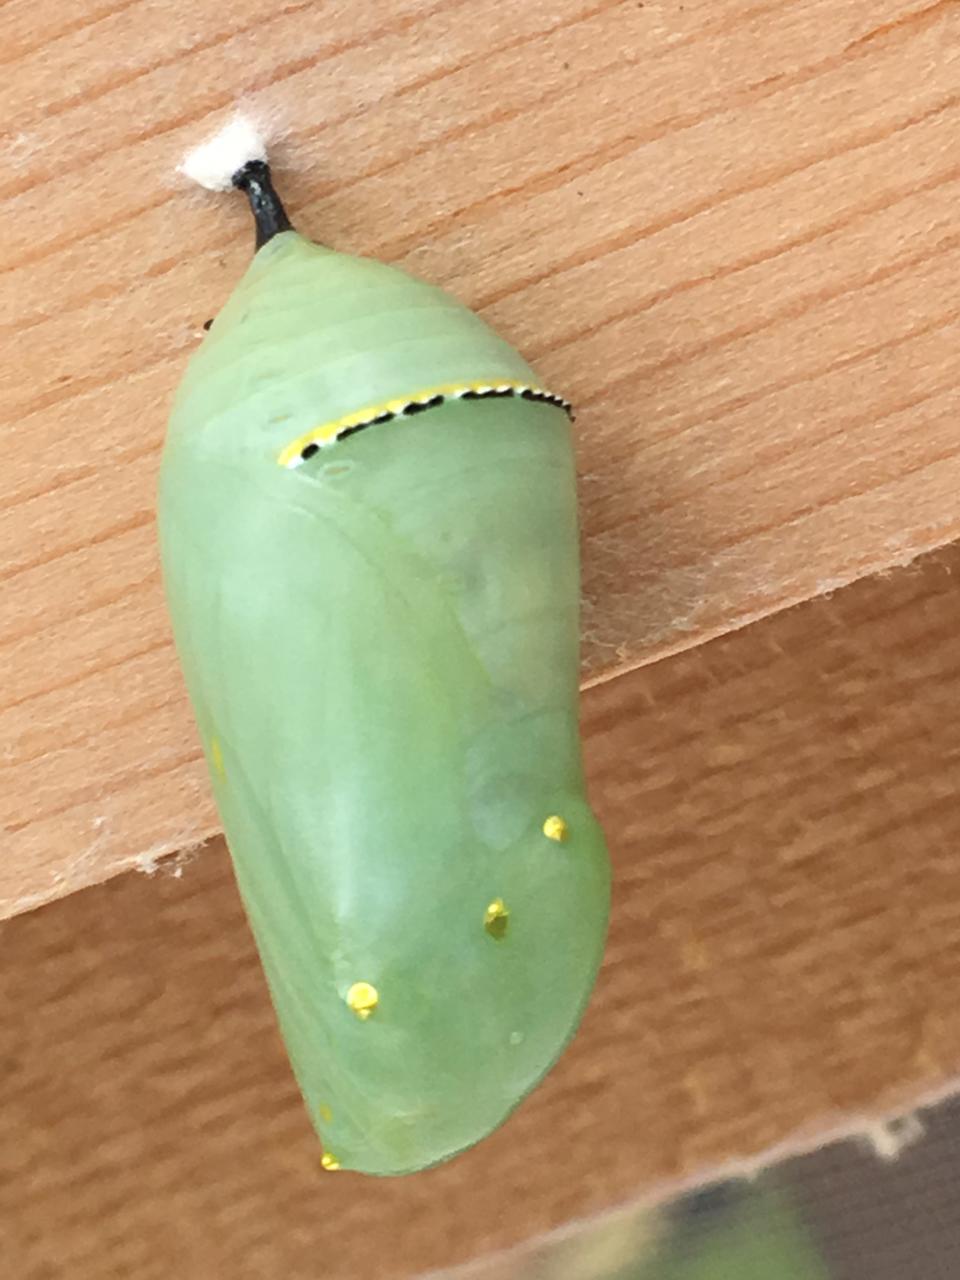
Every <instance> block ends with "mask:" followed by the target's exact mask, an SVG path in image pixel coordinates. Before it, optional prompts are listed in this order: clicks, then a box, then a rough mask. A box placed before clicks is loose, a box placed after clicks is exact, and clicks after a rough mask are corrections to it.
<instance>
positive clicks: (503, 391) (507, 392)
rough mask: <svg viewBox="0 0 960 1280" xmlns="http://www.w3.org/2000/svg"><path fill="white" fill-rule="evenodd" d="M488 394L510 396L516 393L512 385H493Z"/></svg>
mask: <svg viewBox="0 0 960 1280" xmlns="http://www.w3.org/2000/svg"><path fill="white" fill-rule="evenodd" d="M490 394H491V395H494V396H512V395H515V394H516V393H515V392H514V389H513V387H494V389H493V390H492V391H491V393H490Z"/></svg>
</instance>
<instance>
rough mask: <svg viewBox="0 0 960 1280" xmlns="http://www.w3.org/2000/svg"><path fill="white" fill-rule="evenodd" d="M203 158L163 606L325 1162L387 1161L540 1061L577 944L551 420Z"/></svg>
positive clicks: (523, 1089)
mask: <svg viewBox="0 0 960 1280" xmlns="http://www.w3.org/2000/svg"><path fill="white" fill-rule="evenodd" d="M233 181H234V185H236V186H239V187H241V188H243V189H244V190H245V191H246V192H247V194H248V195H249V197H250V199H251V203H252V205H253V208H254V213H255V215H256V220H257V226H258V249H257V252H256V254H255V256H254V259H253V262H252V264H251V266H250V268H249V270H248V271H247V273H246V275H245V276H244V278H243V279H242V280H241V282H240V284H239V285H238V286H237V288H236V290H235V291H234V293H233V295H232V297H231V298H230V299H229V300H228V302H227V304H226V306H225V307H224V309H223V311H222V312H221V313H220V315H219V316H218V317H217V319H216V321H215V322H214V324H213V326H212V328H211V330H210V332H209V333H208V334H207V335H206V337H205V338H204V340H203V342H202V344H201V346H200V347H199V349H198V351H197V352H196V354H195V355H194V356H193V358H192V360H191V361H190V364H189V367H188V369H187V371H186V375H185V377H184V379H183V382H182V384H181V387H180V389H179V393H178V395H177V399H176V402H175V406H174V409H173V413H172V417H171V420H170V425H169V432H168V436H167V442H166V447H165V451H164V455H163V463H162V468H161V479H160V499H159V529H160V541H161V550H162V560H163V572H164V579H165V586H166V591H167V596H168V600H169V607H170V614H171V618H172V623H173V630H174V635H175V639H176V645H177V650H178V653H179V656H180V660H181V663H182V666H183V671H184V675H185V677H186V683H187V687H188V689H189V693H190V697H191V701H192V704H193V708H194V712H195V715H196V719H197V723H198V726H199V729H200V733H201V735H202V739H203V743H204V747H205V751H206V755H207V760H208V764H209V768H210V774H211V779H212V784H213V787H214V790H215V793H216V801H217V806H218V809H219V812H220V815H221V817H222V821H223V825H224V829H225V832H226V836H227V840H228V843H229V846H230V850H231V853H232V856H233V860H234V863H235V867H236V873H237V879H238V882H239V885H240V890H241V893H242V895H243V899H244V903H245V906H246V909H247V912H248V915H249V918H250V921H251V924H252V926H253V930H254V933H255V936H256V940H257V943H258V946H259V950H260V954H261V957H262V960H263V965H264V969H265V971H266V975H267V978H268V981H269V985H270V990H271V993H272V997H273V1001H274V1004H275V1006H276V1010H277V1014H278V1017H279V1021H280V1025H281V1028H282V1031H283V1035H284V1038H285V1041H286V1044H287V1047H288V1050H289V1054H290V1059H291V1062H292V1065H293V1069H294V1072H295V1074H296V1077H297V1080H298V1082H299V1085H300V1088H301V1090H302V1092H303V1095H304V1098H305V1100H306V1104H307V1107H308V1109H309V1113H310V1117H311V1119H312V1121H313V1123H314V1125H315V1126H316V1128H317V1130H318V1132H319V1133H320V1135H321V1137H322V1141H323V1144H324V1148H325V1152H326V1154H325V1155H324V1158H323V1163H324V1166H325V1167H326V1168H341V1167H342V1168H344V1169H354V1170H359V1171H362V1172H365V1173H373V1174H399V1173H406V1172H412V1171H414V1170H418V1169H422V1168H424V1167H426V1166H428V1165H432V1164H435V1163H437V1162H438V1161H441V1160H445V1159H447V1158H448V1157H450V1156H452V1155H454V1154H455V1153H456V1152H458V1151H461V1150H463V1149H464V1148H465V1147H469V1146H470V1145H472V1144H473V1143H475V1142H477V1141H479V1140H480V1139H481V1138H482V1137H484V1136H485V1135H486V1134H488V1133H490V1131H491V1130H493V1129H495V1128H496V1127H497V1126H498V1125H499V1124H500V1123H501V1122H502V1121H503V1120H504V1119H505V1117H506V1116H507V1115H508V1114H509V1112H510V1111H512V1110H513V1108H514V1107H515V1106H516V1105H517V1103H518V1102H519V1101H520V1100H521V1099H522V1098H523V1097H524V1095H525V1094H527V1093H528V1092H529V1091H530V1090H531V1089H532V1088H533V1087H534V1086H535V1085H536V1084H537V1082H538V1081H539V1080H540V1079H541V1078H542V1077H543V1075H544V1074H545V1073H546V1072H547V1071H548V1070H549V1068H550V1066H551V1065H552V1064H553V1063H554V1062H555V1060H556V1059H557V1057H558V1056H559V1055H560V1053H561V1051H562V1049H563V1047H564V1045H565V1044H566V1043H567V1041H568V1040H569V1039H570V1037H571V1036H572V1035H573V1033H574V1031H575V1029H576V1026H577V1023H578V1021H579V1019H580V1016H581V1014H582V1012H583V1009H584V1007H585V1005H586V1003H587V1000H588V998H589V994H590V991H591V988H592V986H593V983H594V980H595V977H596V972H597V969H598V966H599V963H600V959H601V955H602V951H603V943H604V937H605V932H606V922H607V912H608V899H609V869H608V864H607V857H606V852H605V848H604V842H603V837H602V834H601V832H600V829H599V827H598V824H597V822H596V820H595V818H594V816H593V814H592V813H591V811H590V808H589V806H588V804H587V801H586V798H585V795H584V783H583V775H582V768H581V758H580V743H579V736H578V728H577V692H578V688H577V673H578V626H579V624H578V594H579V575H578V548H577V522H576V503H575V491H574V466H573V454H572V447H571V439H570V427H569V422H568V418H567V415H566V413H565V412H564V407H563V402H561V401H558V400H557V398H556V397H554V396H551V395H549V393H547V392H546V391H544V390H543V389H542V388H541V387H540V385H539V383H538V382H537V380H536V377H535V375H534V374H533V372H532V371H531V369H530V368H529V367H528V366H527V365H526V364H525V363H524V361H523V360H522V359H521V358H520V356H519V355H517V354H516V352H514V351H513V350H512V349H511V348H510V347H509V346H508V345H507V344H506V343H505V342H504V341H503V340H502V339H500V338H499V337H497V336H496V335H495V334H494V333H493V332H492V331H491V330H490V329H489V328H488V327H487V326H486V325H485V324H484V323H483V322H482V321H481V320H480V319H479V318H478V317H477V316H475V315H473V314H472V313H471V312H470V311H469V310H467V309H466V308H465V307H463V306H461V305H460V304H459V303H457V302H456V301H454V300H453V299H451V298H450V297H449V296H447V295H446V294H444V293H443V292H441V291H440V290H439V289H436V288H434V287H432V286H430V285H427V284H425V283H422V282H421V281H418V280H415V279H412V278H411V277H409V276H407V275H406V274H404V273H402V272H400V271H398V270H395V269H393V268H391V267H388V266H385V265H383V264H381V263H378V262H374V261H372V260H369V259H363V258H355V257H349V256H347V255H344V254H339V253H336V252H333V251H331V250H329V249H327V248H323V247H321V246H319V245H316V244H313V243H310V242H309V241H307V240H306V239H304V238H303V237H301V236H300V235H299V234H297V233H296V232H295V231H293V230H292V229H290V224H289V221H288V220H287V218H286V215H285V214H284V212H283V208H282V206H281V204H280V202H279V200H278V199H277V197H276V195H275V193H274V191H273V188H272V186H271V183H270V177H269V170H268V169H267V167H266V164H265V162H263V161H260V160H253V161H250V162H248V163H246V164H244V165H243V166H241V167H239V168H238V171H237V172H236V173H235V174H234V178H233Z"/></svg>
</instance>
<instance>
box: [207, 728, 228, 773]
mask: <svg viewBox="0 0 960 1280" xmlns="http://www.w3.org/2000/svg"><path fill="white" fill-rule="evenodd" d="M210 763H211V764H212V765H213V769H214V772H215V773H216V775H217V777H218V778H220V779H223V778H225V777H226V776H227V771H226V768H225V767H224V764H223V749H222V748H221V746H220V739H219V738H211V739H210Z"/></svg>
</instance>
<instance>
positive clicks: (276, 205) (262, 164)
mask: <svg viewBox="0 0 960 1280" xmlns="http://www.w3.org/2000/svg"><path fill="white" fill-rule="evenodd" d="M231 181H232V183H233V185H234V186H235V187H236V188H237V190H238V191H242V192H243V193H244V195H246V197H247V199H248V200H249V201H250V208H251V210H252V212H253V217H254V221H255V222H256V224H257V248H258V249H262V248H263V246H264V245H265V244H266V243H267V242H268V241H269V240H272V239H273V237H274V236H276V235H279V234H280V232H281V231H292V230H293V223H292V222H291V221H290V219H289V218H288V217H287V211H286V209H284V207H283V204H282V202H281V200H280V197H279V196H278V195H277V193H276V191H275V190H274V186H273V179H272V178H271V177H270V166H269V165H268V164H267V162H266V160H248V161H247V163H246V164H244V165H242V166H241V167H240V168H239V169H238V170H237V172H236V173H235V174H234V175H233V177H232V179H231Z"/></svg>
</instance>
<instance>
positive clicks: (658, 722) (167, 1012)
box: [0, 548, 960, 1280]
mask: <svg viewBox="0 0 960 1280" xmlns="http://www.w3.org/2000/svg"><path fill="white" fill-rule="evenodd" d="M958 574H960V548H953V549H951V550H950V551H949V552H947V553H937V554H935V555H934V556H931V557H928V558H926V559H925V560H924V561H923V562H922V563H921V564H920V565H919V566H917V567H916V568H912V569H906V570H900V571H899V572H898V573H896V574H894V575H892V576H889V577H875V578H872V579H869V580H864V581H862V582H860V583H858V584H856V585H854V586H851V587H848V588H847V589H846V590H844V591H842V592H839V593H838V594H837V595H836V596H834V597H833V598H832V599H819V600H817V601H811V602H809V603H807V604H804V605H801V606H798V607H797V608H795V609H792V610H789V611H785V612H781V613H779V614H777V615H776V616H774V617H771V618H769V619H767V620H765V621H763V622H759V623H757V624H755V625H754V626H752V627H750V628H747V629H745V630H742V631H739V632H737V633H735V634H732V635H729V636H726V637H723V638H720V639H717V640H714V641H712V642H711V643H709V644H706V645H704V646H701V647H699V648H697V649H695V650H691V651H689V652H685V653H682V654H678V655H676V656H674V657H672V658H669V659H666V660H664V661H663V662H660V663H657V664H655V665H651V666H647V667H644V668H641V669H639V670H637V671H635V672H633V673H632V674H630V675H629V676H624V677H622V678H621V679H619V680H617V681H612V682H609V683H606V684H603V685H601V686H599V687H596V688H594V689H591V690H590V691H589V692H588V693H587V695H586V705H585V728H586V734H587V747H588V761H589V767H590V776H591V785H592V791H593V796H594V799H595V801H596V803H597V807H598V809H599V811H600V814H601V817H602V818H603V820H604V822H605V824H606V826H607V829H608V831H609V833H610V837H611V845H612V851H613V858H614V863H615V868H616V888H615V896H614V911H613V928H612V933H611V938H610V946H609V951H608V955H607V960H606V964H605V967H604V970H603V973H602V976H601V981H600V984H599V987H598V991H597V994H596V998H595V1000H594V1001H593V1003H592V1005H591V1007H590V1010H589V1012H588V1014H587V1017H586V1020H585V1023H584V1025H583V1028H582V1031H581V1033H580V1034H579V1035H578V1037H577V1039H576V1040H575V1042H574V1043H573V1045H572V1047H571V1048H570V1050H569V1051H568V1052H567V1054H566V1055H565V1056H564V1058H563V1059H562V1061H561V1063H560V1065H559V1066H558V1067H557V1069H556V1070H555V1071H554V1072H553V1073H552V1074H551V1075H550V1076H549V1077H548V1079H547V1081H546V1082H545V1084H544V1085H543V1086H542V1087H541V1088H540V1089H538V1090H537V1091H536V1093H535V1094H534V1095H533V1096H532V1097H531V1098H530V1099H529V1100H528V1101H527V1102H526V1103H525V1104H524V1105H523V1106H522V1107H521V1108H520V1109H519V1111H518V1112H517V1113H516V1114H515V1115H514V1117H513V1118H512V1119H511V1120H510V1121H509V1122H508V1123H507V1124H506V1126H505V1127H504V1128H503V1129H502V1130H500V1131H499V1132H498V1133H497V1134H495V1135H494V1136H492V1137H491V1138H490V1139H488V1140H487V1141H485V1142H484V1143H482V1144H481V1145H480V1146H479V1147H477V1148H475V1149H474V1150H473V1151H471V1152H469V1153H467V1154H465V1155H463V1156H462V1157H459V1158H457V1159H456V1160H454V1161H453V1162H451V1163H450V1164H448V1165H446V1166H444V1167H442V1168H439V1169H436V1170H432V1171H430V1172H427V1173H423V1174H418V1175H416V1176H414V1177H410V1178H404V1179H396V1180H378V1179H364V1178H362V1177H360V1176H357V1175H351V1174H345V1173H343V1174H325V1173H322V1172H321V1171H320V1170H319V1167H318V1154H319V1153H318V1148H317V1145H316V1143H315V1141H314V1140H313V1138H312V1137H311V1133H310V1131H309V1128H308V1124H307V1120H306V1117H305V1114H304V1111H303V1108H302V1106H301V1104H300V1102H299V1099H298V1097H297V1094H296V1090H295V1087H294V1084H293V1081H292V1078H291V1076H290V1072H289V1069H288V1067H287V1064H286V1061H285V1058H284V1055H283V1051H282V1047H281V1045H280V1041H279V1037H278V1035H277V1032H276V1030H275V1027H274V1022H273V1017H272V1014H271V1011H270V1007H269V1004H268V1000H267V995H266V991H265V987H264V982H263V978H262V976H261V972H260V968H259V964H258V961H257V957H256V954H255V951H254V948H253V945H252V942H251V939H250V935H249V932H248V930H247V927H246V924H245V922H244V919H243V915H242V911H241V907H240V903H239V900H238V897H237V894H236V891H235V889H234V884H233V879H232V876H231V872H230V869H229V863H228V859H227V856H226V854H225V851H224V849H223V847H222V845H221V844H219V843H214V844H212V845H211V846H209V847H208V848H206V849H204V850H202V851H201V852H199V853H197V854H196V855H195V856H194V857H193V858H191V859H188V860H184V861H179V862H174V863H167V864H166V865H165V868H163V869H161V870H159V871H157V873H156V874H155V875H154V876H153V877H152V878H150V877H147V876H139V875H127V876H121V877H117V878H115V879H113V880H111V881H110V882H109V883H107V884H104V885H101V886H98V887H96V888H93V889H89V890H87V891H85V892H82V893H78V894H75V895H73V896H72V897H70V898H68V899H66V900H63V901H61V902H58V903H54V904H51V905H49V906H47V907H45V908H44V909H43V910H40V911H34V912H29V913H26V914H23V915H21V916H19V917H17V918H15V919H10V920H8V921H6V922H5V923H4V924H3V925H2V926H0V949H2V953H3V956H4V980H3V982H2V983H0V1063H2V1068H3V1089H2V1091H0V1132H2V1133H3V1142H2V1143H0V1224H2V1228H0V1230H2V1239H3V1247H2V1251H0V1273H2V1274H4V1275H9V1276H11V1277H16V1278H17V1280H54V1278H56V1280H59V1277H61V1276H69V1277H70V1280H112V1278H113V1277H116V1278H117V1280H121V1278H122V1280H169V1278H170V1277H171V1276H176V1277H177V1280H210V1278H211V1277H214V1276H217V1277H219V1276H225V1277H226V1276H229V1277H230V1278H231V1280H264V1278H265V1277H269V1278H270V1280H273V1278H274V1277H284V1280H316V1277H318V1276H323V1278H324V1280H360V1278H361V1277H362V1278H363V1280H379V1278H380V1277H400V1276H411V1275H414V1274H416V1273H417V1272H418V1271H419V1270H421V1269H424V1268H430V1267H443V1268H446V1267H450V1266H452V1265H454V1264H455V1263H458V1262H460V1261H463V1260H466V1259H468V1258H471V1257H474V1256H478V1255H481V1254H486V1253H488V1252H489V1251H490V1250H493V1249H500V1248H505V1247H507V1246H509V1245H510V1244H512V1243H513V1242H515V1241H518V1240H520V1239H523V1238H526V1237H528V1236H531V1235H533V1234H535V1233H536V1232H538V1231H542V1230H545V1229H548V1228H551V1227H555V1226H559V1225H561V1224H563V1223H566V1222H568V1221H569V1220H570V1219H573V1218H576V1217H578V1216H581V1215H585V1214H589V1213H594V1212H597V1211H599V1210H602V1209H604V1208H607V1207H609V1206H610V1205H613V1204H617V1203H620V1202H624V1201H627V1200H629V1199H631V1198H632V1197H637V1196H645V1197H652V1198H655V1197H657V1196H660V1195H663V1194H665V1193H666V1192H668V1191H670V1190H672V1189H674V1188H676V1187H677V1186H678V1185H680V1184H681V1183H684V1182H689V1181H696V1180H699V1179H703V1178H705V1177H708V1176H709V1175H710V1174H711V1173H715V1172H716V1171H717V1169H718V1168H720V1167H724V1168H729V1167H730V1165H731V1162H736V1161H738V1160H743V1161H746V1162H748V1163H749V1162H751V1161H752V1160H754V1159H755V1158H761V1159H762V1158H769V1153H770V1152H771V1151H775V1150H777V1149H778V1148H779V1149H783V1148H789V1147H802V1146H803V1145H805V1144H813V1143H815V1142H816V1141H817V1139H818V1138H819V1137H821V1136H822V1135H823V1134H824V1133H825V1132H834V1133H836V1132H844V1131H849V1130H851V1129H857V1128H859V1127H864V1126H866V1125H867V1124H868V1123H869V1122H870V1121H871V1120H872V1119H874V1118H876V1117H878V1116H881V1115H882V1114H883V1113H884V1112H885V1111H886V1110H887V1109H888V1108H898V1107H903V1106H909V1105H910V1104H911V1103H913V1102H915V1101H916V1099H917V1098H918V1097H919V1096H921V1095H926V1094H932V1093H935V1092H937V1091H940V1090H942V1089H945V1088H948V1087H950V1086H951V1084H952V1083H954V1082H955V1080H956V1076H957V1072H958V1068H960V1020H958V1018H957V1001H956V975H957V972H958V971H960V792H958V787H957V773H958V768H960V717H958V716H957V713H956V708H957V705H958V702H960V650H958V644H957V636H958V635H960V592H958V590H957V583H958Z"/></svg>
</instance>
